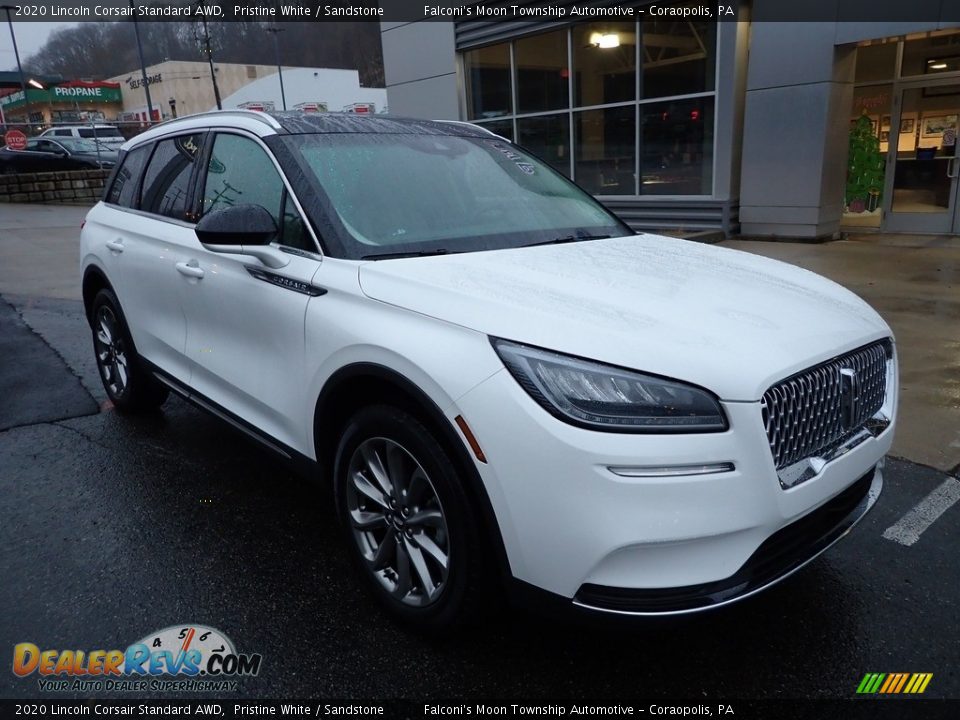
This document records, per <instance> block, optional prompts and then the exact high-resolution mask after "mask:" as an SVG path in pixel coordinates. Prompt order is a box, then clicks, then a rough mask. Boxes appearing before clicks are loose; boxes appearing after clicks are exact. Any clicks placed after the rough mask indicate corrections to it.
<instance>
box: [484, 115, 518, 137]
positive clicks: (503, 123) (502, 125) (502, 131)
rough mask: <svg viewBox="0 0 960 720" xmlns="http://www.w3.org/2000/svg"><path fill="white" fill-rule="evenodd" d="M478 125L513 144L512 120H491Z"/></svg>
mask: <svg viewBox="0 0 960 720" xmlns="http://www.w3.org/2000/svg"><path fill="white" fill-rule="evenodd" d="M480 125H481V126H483V127H485V128H487V130H489V131H490V132H493V133H496V134H497V135H499V136H500V137H504V138H506V139H507V140H510V141H511V142H513V120H491V121H490V122H485V123H480Z"/></svg>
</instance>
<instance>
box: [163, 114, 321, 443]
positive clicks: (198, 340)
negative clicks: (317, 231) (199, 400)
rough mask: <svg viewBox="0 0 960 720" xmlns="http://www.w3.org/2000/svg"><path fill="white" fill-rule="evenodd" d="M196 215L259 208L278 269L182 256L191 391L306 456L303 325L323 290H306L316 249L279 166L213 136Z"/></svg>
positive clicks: (237, 136) (243, 138) (247, 138)
mask: <svg viewBox="0 0 960 720" xmlns="http://www.w3.org/2000/svg"><path fill="white" fill-rule="evenodd" d="M198 190H199V192H201V193H202V206H201V213H210V212H216V211H217V210H219V209H222V208H225V207H229V206H231V205H234V204H255V205H260V206H262V207H264V208H266V209H267V211H268V212H270V214H271V215H272V216H273V218H274V220H275V221H276V223H277V226H278V228H279V232H278V235H277V238H276V240H275V242H274V243H273V246H274V248H275V249H276V250H277V253H276V254H277V256H278V257H279V258H281V260H282V261H285V263H286V264H285V265H284V266H283V267H280V268H270V267H266V266H265V265H263V264H262V263H261V262H260V261H259V260H257V259H256V258H253V257H251V256H248V255H228V254H223V253H214V252H210V251H208V250H206V249H204V248H202V246H201V247H200V248H199V249H198V250H197V251H196V252H194V253H193V254H191V256H190V260H189V262H191V263H192V264H193V265H194V266H195V267H196V268H197V270H198V271H199V272H200V273H202V277H201V278H200V279H198V280H196V281H195V282H192V283H187V284H186V285H185V286H184V287H183V288H182V290H181V292H180V297H181V298H182V300H183V307H184V313H185V315H186V317H187V346H186V354H187V357H188V358H189V361H190V364H191V367H192V375H191V379H190V385H191V386H192V388H193V389H194V390H196V391H197V392H198V393H200V394H201V395H203V396H205V397H206V398H207V399H209V400H212V401H213V402H214V403H215V404H217V405H219V406H221V407H223V408H226V409H227V410H229V411H230V412H231V413H233V414H234V415H236V416H238V417H240V418H241V419H242V420H245V421H246V422H248V423H250V424H252V425H254V426H255V427H257V428H258V429H259V430H261V431H263V432H265V433H267V434H269V435H270V436H272V437H274V438H276V439H278V440H280V441H281V442H283V443H284V444H286V445H287V446H290V447H294V448H296V449H300V450H305V449H306V448H307V447H309V445H308V444H307V440H306V434H307V431H308V429H307V428H304V427H303V426H302V423H297V422H294V421H293V420H292V418H301V417H303V412H302V409H303V407H304V403H305V402H306V399H305V397H304V392H303V390H304V388H305V387H306V386H307V380H306V378H305V377H304V373H305V370H304V318H305V315H306V310H307V305H308V303H310V302H314V301H318V302H322V301H323V298H322V294H323V292H324V291H323V290H322V289H321V288H316V287H315V286H313V285H312V284H311V281H312V279H313V276H314V274H315V273H316V272H317V269H318V268H319V267H320V260H321V256H320V254H319V247H318V245H317V243H316V240H315V238H314V236H313V234H312V231H311V229H310V228H309V227H308V225H307V223H306V222H305V220H304V217H303V215H302V213H301V210H300V208H299V207H298V205H297V203H296V201H295V199H294V198H293V197H292V195H291V192H290V187H289V186H288V185H287V183H286V181H285V180H284V178H283V177H282V174H281V172H280V170H279V166H278V165H277V163H276V162H275V160H274V159H273V156H272V155H271V154H270V152H269V151H268V149H267V148H266V146H265V145H264V144H263V143H262V141H261V140H260V139H259V138H257V137H255V136H253V135H247V134H242V133H240V132H239V131H231V132H220V133H217V134H216V135H214V136H213V138H212V148H211V152H210V153H209V160H208V162H207V166H206V167H205V168H204V171H203V178H202V180H201V181H200V187H199V188H198Z"/></svg>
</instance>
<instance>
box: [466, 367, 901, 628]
mask: <svg viewBox="0 0 960 720" xmlns="http://www.w3.org/2000/svg"><path fill="white" fill-rule="evenodd" d="M893 392H894V393H895V392H896V388H895V387H894V388H893ZM723 406H724V412H725V413H726V414H727V418H728V420H729V422H730V428H729V429H728V430H727V431H725V432H722V433H710V434H697V435H640V434H617V433H604V432H597V431H592V430H585V429H582V428H577V427H573V426H570V425H567V424H565V423H563V422H561V421H559V420H557V419H555V418H554V417H552V416H551V415H549V414H548V413H547V412H546V411H545V410H543V409H542V408H541V407H540V406H539V405H537V404H536V402H535V401H534V400H532V399H531V398H530V397H529V396H528V395H527V394H526V393H525V392H524V390H523V389H522V388H521V387H520V386H519V385H518V384H517V383H516V381H515V380H514V379H513V378H512V376H510V375H509V373H507V372H506V371H502V372H499V373H497V374H495V375H494V376H492V377H491V378H489V379H487V380H486V381H485V382H483V383H481V384H480V385H479V386H478V387H476V388H474V389H473V390H471V391H470V392H469V393H467V394H466V395H465V396H463V397H462V398H460V399H459V400H458V401H457V403H456V404H455V406H454V407H453V408H451V409H450V413H451V417H453V416H456V415H458V414H461V415H462V416H463V417H464V419H465V420H466V421H467V423H468V424H469V426H470V427H471V429H472V431H473V433H474V435H475V436H476V439H477V440H478V442H479V444H480V446H481V448H482V449H483V452H484V454H485V455H486V458H487V460H488V462H487V463H486V464H478V465H477V470H478V472H479V473H480V476H481V478H482V480H483V482H484V485H485V488H486V490H487V494H488V496H489V498H490V501H491V504H492V506H493V509H494V513H495V515H496V519H497V523H498V525H499V529H500V533H501V536H502V539H503V543H504V547H505V549H506V553H507V558H508V561H509V564H510V573H511V574H512V576H513V577H514V578H516V579H518V580H521V581H523V582H524V583H528V584H530V585H533V586H535V587H537V588H539V589H542V590H546V591H548V592H550V593H552V594H554V595H558V596H560V597H563V598H566V599H567V600H568V601H571V602H573V603H575V604H576V605H579V606H582V607H588V608H592V609H596V610H605V611H609V612H619V613H630V614H664V613H671V612H692V611H696V610H701V609H706V608H708V607H715V606H717V605H721V604H725V603H727V602H731V601H733V600H735V599H739V598H742V597H746V596H747V595H750V594H753V593H755V592H757V591H759V590H761V589H763V588H764V587H767V586H769V585H771V584H772V583H774V582H777V581H778V580H780V579H782V578H784V577H786V576H787V575H789V574H791V573H792V572H795V571H796V570H797V569H799V568H800V567H802V566H803V565H804V564H806V563H807V562H809V561H810V560H812V559H813V558H814V557H816V556H817V555H818V554H820V553H821V552H823V551H824V550H826V548H827V547H829V546H830V545H831V544H833V543H834V542H836V540H838V539H839V538H840V537H842V536H843V535H844V534H845V533H846V532H847V531H848V530H849V529H850V528H851V527H852V526H853V524H855V522H856V521H857V520H859V518H860V517H862V516H863V515H864V514H865V513H866V512H867V510H869V508H870V507H871V506H872V505H873V503H874V502H875V501H876V497H877V495H878V494H879V491H880V488H881V486H882V474H881V467H882V460H883V457H884V455H885V454H886V453H887V451H888V450H889V448H890V444H891V442H892V438H893V428H894V425H893V424H891V425H890V427H888V428H887V429H886V430H885V431H884V432H883V433H881V434H880V435H878V436H877V437H872V438H870V439H869V440H867V441H865V442H863V443H861V444H860V445H858V446H857V447H856V448H854V449H853V450H851V451H850V452H848V453H846V454H845V455H843V456H841V457H838V458H836V459H835V460H833V461H831V462H829V463H827V464H826V465H825V466H824V467H823V468H822V469H821V470H820V472H819V473H818V474H817V475H816V476H815V477H813V478H811V479H809V480H807V481H806V482H803V483H801V484H799V485H797V486H795V487H792V488H789V489H786V490H785V489H783V487H782V486H781V484H780V481H779V479H778V477H777V473H776V469H775V467H774V464H773V459H772V456H771V454H770V449H769V444H768V442H767V438H766V433H765V430H764V427H763V422H762V417H761V411H760V406H759V403H748V402H731V403H723ZM725 463H727V464H732V465H733V469H732V470H729V471H726V472H717V473H708V474H700V475H684V476H668V477H624V476H622V475H618V474H616V473H614V472H612V471H611V470H610V468H611V467H614V468H623V467H630V466H682V465H690V466H697V465H707V464H725Z"/></svg>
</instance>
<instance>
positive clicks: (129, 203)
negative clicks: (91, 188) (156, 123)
mask: <svg viewBox="0 0 960 720" xmlns="http://www.w3.org/2000/svg"><path fill="white" fill-rule="evenodd" d="M150 148H151V146H150V145H141V146H140V147H137V148H134V149H133V150H131V151H130V152H128V153H127V154H126V155H124V157H123V162H121V163H120V168H119V169H118V170H117V173H116V175H114V178H113V184H112V185H111V186H110V190H109V191H108V192H107V195H106V198H105V199H106V202H108V203H110V204H112V205H119V206H120V207H135V199H136V195H135V194H134V193H135V191H136V188H137V180H139V179H140V175H141V174H142V173H143V166H144V165H146V163H147V158H148V157H150Z"/></svg>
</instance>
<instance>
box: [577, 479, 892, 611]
mask: <svg viewBox="0 0 960 720" xmlns="http://www.w3.org/2000/svg"><path fill="white" fill-rule="evenodd" d="M882 489H883V463H882V462H880V463H878V464H877V466H876V467H875V468H874V469H872V470H870V471H869V472H867V473H866V474H865V475H864V476H863V477H862V478H860V479H859V480H857V481H856V482H855V483H854V484H853V485H851V486H850V487H848V488H847V489H846V490H844V491H843V492H842V493H840V494H839V495H837V496H836V497H835V498H833V499H832V500H830V501H828V502H827V503H825V504H824V505H822V506H820V507H819V508H817V509H816V510H814V511H813V512H811V513H810V514H808V515H805V516H803V517H802V518H800V519H799V520H797V521H795V522H793V523H791V524H790V525H787V526H786V527H784V528H781V529H780V530H778V531H777V532H775V533H774V534H773V535H771V536H770V537H769V538H767V539H766V540H765V541H764V542H763V544H762V545H760V547H759V548H757V550H756V551H755V552H754V553H753V555H751V556H750V558H749V559H748V560H747V562H746V563H744V565H743V567H741V568H740V569H739V570H738V571H737V572H736V573H734V574H733V575H731V576H730V577H728V578H725V579H724V580H719V581H716V582H712V583H705V584H703V585H692V586H687V587H678V588H662V589H656V590H652V589H651V590H647V589H631V588H612V587H603V586H600V585H592V584H585V585H582V586H581V587H580V589H579V590H578V591H577V594H576V596H575V597H574V600H573V602H574V605H577V606H578V607H581V608H586V609H588V610H600V611H603V612H610V613H618V614H624V615H671V614H680V613H690V612H696V611H699V610H708V609H710V608H716V607H720V606H722V605H727V604H729V603H732V602H735V601H737V600H742V599H744V598H747V597H750V596H751V595H754V594H756V593H758V592H760V591H761V590H765V589H766V588H768V587H770V586H771V585H775V584H777V583H778V582H780V581H781V580H783V579H785V578H787V577H789V576H790V575H792V574H793V573H795V572H796V571H797V570H799V569H800V568H802V567H803V566H804V565H806V564H807V563H809V562H810V561H811V560H813V559H815V558H816V557H817V556H818V555H820V554H821V553H823V552H824V551H826V550H827V549H828V548H829V547H830V546H831V545H833V544H834V543H836V542H837V541H838V540H840V539H841V538H842V537H843V536H844V535H846V534H847V533H848V532H850V530H851V529H853V526H854V525H856V524H857V523H858V522H860V520H861V519H862V518H863V517H864V515H866V514H867V513H868V512H869V511H870V509H871V508H872V507H873V506H874V504H875V503H876V502H877V498H878V497H880V492H881V490H882Z"/></svg>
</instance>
